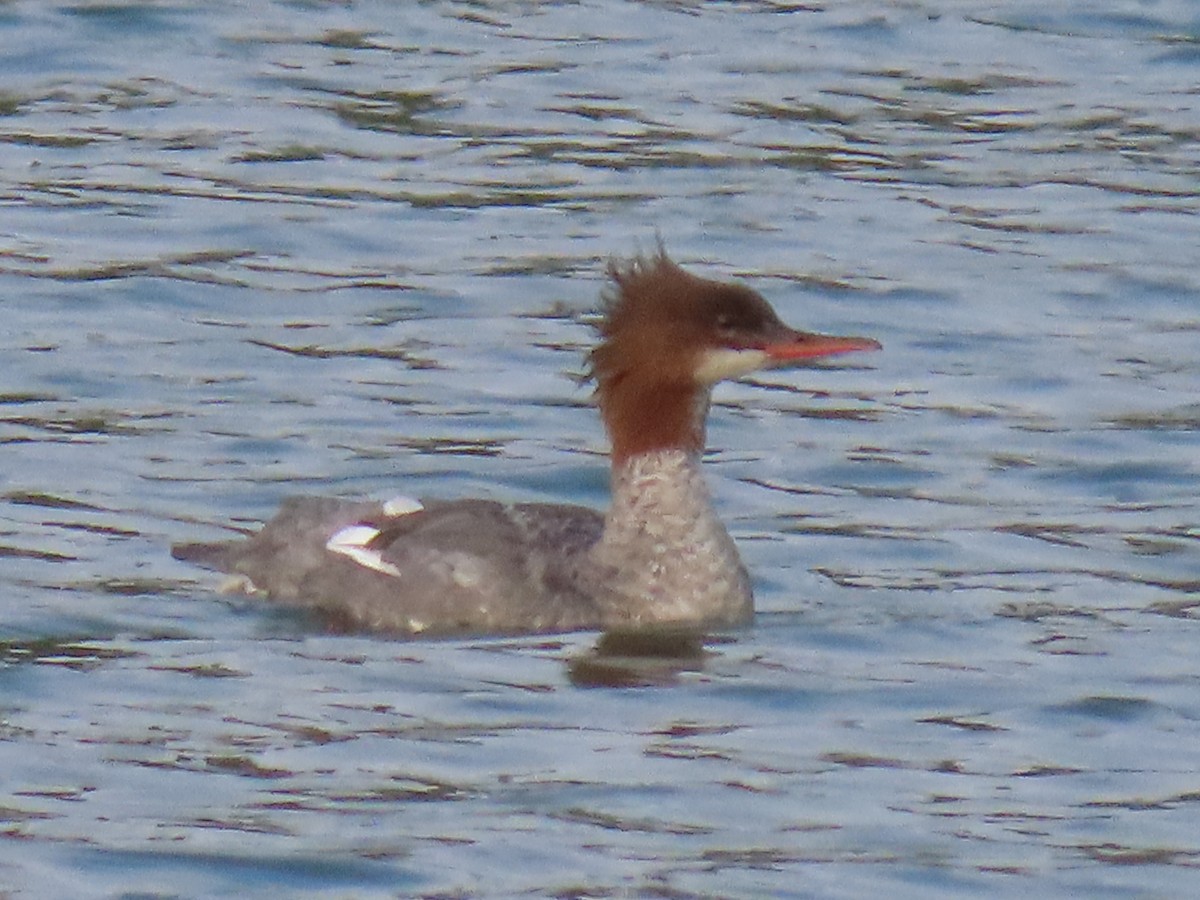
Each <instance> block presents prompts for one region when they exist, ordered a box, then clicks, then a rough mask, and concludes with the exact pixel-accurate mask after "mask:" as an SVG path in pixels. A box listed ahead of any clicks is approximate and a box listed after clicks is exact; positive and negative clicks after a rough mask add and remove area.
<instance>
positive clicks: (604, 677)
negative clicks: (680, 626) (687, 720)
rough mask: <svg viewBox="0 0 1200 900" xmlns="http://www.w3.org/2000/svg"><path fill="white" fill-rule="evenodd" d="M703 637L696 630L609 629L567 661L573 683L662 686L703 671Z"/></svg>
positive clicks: (609, 685)
mask: <svg viewBox="0 0 1200 900" xmlns="http://www.w3.org/2000/svg"><path fill="white" fill-rule="evenodd" d="M706 640H707V639H706V638H705V636H704V635H703V634H701V633H697V632H695V631H685V630H674V629H638V630H622V631H608V632H605V633H604V634H603V635H601V636H600V639H599V640H598V641H597V642H596V646H595V647H593V648H592V649H591V650H590V651H589V652H587V653H585V654H582V655H580V656H575V657H573V658H572V659H571V660H570V661H569V662H568V664H567V672H568V674H569V676H570V679H571V683H572V684H573V685H575V686H576V687H588V688H598V687H609V688H623V687H663V686H667V685H672V684H677V683H678V682H679V679H680V676H682V675H684V674H688V673H697V672H702V671H704V662H705V660H706V659H707V658H708V657H709V655H710V654H709V653H708V651H707V650H705V642H706Z"/></svg>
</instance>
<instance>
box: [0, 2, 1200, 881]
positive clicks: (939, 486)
mask: <svg viewBox="0 0 1200 900" xmlns="http://www.w3.org/2000/svg"><path fill="white" fill-rule="evenodd" d="M0 41H3V45H4V46H5V47H6V48H8V50H7V52H6V53H4V54H3V55H2V56H0V76H2V77H0V84H2V85H3V87H2V88H0V208H2V211H3V216H2V217H0V303H2V304H3V311H4V329H3V340H2V342H0V358H2V365H3V371H4V373H5V377H4V379H3V382H2V383H0V650H2V653H3V655H2V662H0V771H3V772H4V773H5V777H4V779H3V782H2V784H0V892H2V891H7V892H9V893H12V894H13V895H14V896H23V895H30V896H35V895H46V896H75V897H91V896H114V895H132V894H138V895H156V896H212V895H221V894H234V893H236V894H237V895H239V896H268V895H269V896H278V895H279V894H280V893H281V892H282V893H286V894H288V895H296V896H303V895H305V894H308V893H311V894H317V893H335V892H336V893H341V894H346V895H353V896H427V895H440V896H481V897H483V896H496V897H501V896H504V897H509V896H556V897H562V896H580V897H583V896H587V897H592V896H674V897H730V896H780V897H784V896H791V897H822V898H825V897H831V898H837V897H845V898H858V897H864V896H877V895H881V894H885V893H886V894H887V895H888V896H895V897H920V898H928V897H940V896H944V897H955V898H961V897H973V896H976V897H989V898H991V897H1009V896H1011V897H1026V896H1029V895H1031V894H1033V895H1037V896H1064V897H1065V896H1089V897H1130V896H1137V897H1177V896H1185V895H1187V894H1189V893H1190V892H1191V891H1192V890H1194V887H1193V886H1194V884H1195V880H1196V877H1197V867H1200V840H1198V839H1197V835H1198V834H1200V700H1198V699H1197V698H1198V697H1200V663H1198V661H1197V660H1198V658H1197V651H1196V647H1197V643H1198V641H1200V623H1198V621H1197V620H1198V619H1200V543H1198V542H1200V499H1198V498H1200V452H1198V436H1197V435H1198V430H1200V390H1198V389H1200V364H1198V363H1197V354H1196V346H1197V339H1198V337H1200V277H1198V275H1197V267H1196V262H1195V257H1196V249H1195V248H1196V247H1197V246H1198V245H1200V227H1198V226H1197V222H1198V221H1200V220H1198V218H1197V217H1198V215H1200V187H1198V186H1200V162H1198V160H1200V103H1197V84H1198V83H1200V82H1198V80H1197V73H1198V71H1200V70H1198V68H1197V63H1198V62H1200V54H1198V52H1197V46H1198V41H1200V19H1198V18H1197V16H1196V13H1195V10H1194V9H1193V8H1192V7H1191V5H1190V4H1187V3H1182V2H1166V0H1164V2H1156V3H1149V4H1146V3H1138V4H1134V3H1122V2H1116V0H1110V2H1107V3H1101V4H1099V5H1096V4H1091V5H1089V6H1088V8H1087V9H1080V10H1074V11H1072V10H1068V11H1057V10H1055V9H1053V8H1048V7H1046V5H1045V4H1034V3H1023V2H1016V3H1005V4H992V5H989V4H979V3H955V2H951V0H946V2H922V3H910V4H905V5H902V6H897V5H895V4H885V3H879V2H872V0H863V2H855V3H837V4H824V3H819V2H818V3H804V4H795V3H725V4H710V3H688V2H681V3H653V2H643V3H634V2H627V3H618V2H584V3H554V2H551V3H516V2H478V3H449V2H433V3H424V4H399V5H396V4H387V3H371V2H356V3H347V4H326V3H307V2H296V3H282V2H280V3H271V4H251V5H240V4H217V5H212V4H209V5H199V4H194V3H188V2H178V3H141V4H125V3H112V4H94V3H76V4H70V3H68V4H59V5H56V6H46V5H43V4H35V3H22V2H17V3H11V4H8V5H6V6H4V7H3V9H2V10H0ZM660 237H661V238H662V239H663V240H664V241H665V243H666V246H667V248H668V249H669V250H670V252H671V253H672V254H673V256H675V257H676V258H677V260H678V261H680V262H681V263H683V264H684V265H685V266H687V267H688V268H690V269H692V270H694V271H696V272H698V273H701V274H705V275H708V276H712V277H737V278H741V279H745V280H747V281H748V282H750V283H751V284H753V285H754V286H755V287H757V288H758V289H760V290H761V291H762V292H763V293H764V294H765V295H766V296H767V297H768V299H770V300H771V301H772V302H773V303H774V304H775V305H776V307H777V308H778V309H779V311H780V313H781V314H782V315H783V316H784V317H785V318H786V319H788V320H789V321H791V322H794V323H796V324H798V325H804V326H810V327H813V328H817V329H823V330H829V331H842V332H848V333H861V334H870V335H873V336H876V337H878V338H880V339H881V340H882V341H883V342H884V345H885V351H884V352H883V353H879V354H872V355H870V356H863V357H847V358H845V360H839V361H837V362H836V363H834V364H830V365H826V366H817V367H812V368H807V369H800V370H796V371H789V372H773V373H770V374H767V375H763V376H760V377H758V378H756V379H755V380H753V381H752V382H751V383H743V384H738V385H730V386H725V387H723V388H722V389H721V390H720V391H719V393H718V395H717V406H716V410H715V415H714V420H713V422H712V426H711V429H710V435H709V440H710V448H711V452H710V454H709V458H708V469H709V472H710V475H711V478H712V483H713V490H714V493H715V494H716V496H717V498H718V500H719V503H720V507H721V510H722V513H723V515H724V516H725V518H726V520H727V521H728V522H729V523H730V525H731V528H732V530H733V532H734V534H735V537H736V538H737V540H738V541H739V544H740V546H741V548H742V551H743V555H744V557H745V559H746V561H747V563H748V565H749V566H750V568H751V570H752V571H753V573H754V577H755V582H756V595H757V600H758V607H759V614H758V616H757V618H756V621H755V623H754V626H753V627H752V628H750V629H747V630H745V631H742V632H737V633H734V634H730V635H722V636H714V637H713V639H712V640H710V641H709V642H708V644H707V646H706V647H705V648H704V652H703V653H702V654H701V655H699V656H691V657H688V658H685V659H684V660H681V661H679V662H678V663H677V664H675V665H662V666H659V667H645V666H633V667H632V669H629V668H626V669H621V668H620V667H619V666H617V668H615V669H608V668H603V666H607V665H608V661H607V660H600V661H599V662H600V663H601V664H602V668H601V669H600V671H603V672H609V674H610V675H612V680H613V681H615V682H619V681H620V680H621V673H622V672H624V673H626V674H627V675H629V673H631V672H632V675H630V680H633V681H638V680H639V679H640V680H641V681H642V682H644V683H645V686H642V687H628V686H626V687H588V686H586V682H587V680H588V679H586V678H583V677H581V673H583V675H586V674H587V673H588V672H592V673H594V672H595V671H597V669H595V668H589V666H588V661H589V660H590V659H591V656H590V654H592V652H593V648H594V646H595V644H596V636H595V635H571V636H566V637H562V638H549V639H546V638H537V639H518V640H464V641H449V642H413V643H403V642H397V641H391V640H385V639H379V638H371V637H361V636H346V635H342V636H338V635H324V634H320V633H318V632H315V631H314V630H312V629H311V628H310V627H308V626H307V625H306V623H303V622H298V621H296V620H294V619H290V618H288V617H286V616H282V615H280V614H278V613H273V612H272V611H270V610H263V609H261V608H256V607H254V606H248V605H246V604H244V603H237V602H234V601H232V600H229V599H227V598H221V597H219V596H215V595H214V594H213V593H212V591H211V589H212V587H213V585H214V583H215V580H214V579H212V578H210V577H209V576H208V575H206V574H205V573H202V572H197V571H195V570H193V569H190V568H188V567H187V566H184V565H182V564H180V563H176V562H175V561H173V560H172V559H170V557H169V554H168V550H167V548H168V546H169V544H170V543H171V542H172V541H178V540H197V539H213V538H217V537H220V536H222V535H225V534H228V533H229V529H230V527H231V526H233V527H254V526H256V525H257V523H259V522H261V521H263V520H264V519H265V518H267V517H269V516H270V514H271V513H272V511H273V510H274V509H275V508H276V507H277V505H278V504H279V502H280V500H281V498H282V497H284V496H286V495H288V494H292V493H298V492H304V493H330V494H339V495H344V496H364V495H373V496H380V497H386V496H390V495H391V494H394V493H397V492H405V493H411V494H417V495H435V496H460V495H464V494H474V495H484V496H491V497H495V498H498V499H504V500H553V501H567V502H578V503H586V504H591V505H597V506H599V505H602V504H603V503H604V497H605V490H606V476H605V470H604V456H603V451H604V439H603V435H602V433H601V431H600V428H599V426H598V424H597V422H596V419H595V415H594V412H593V411H592V410H591V408H590V406H589V402H588V399H589V398H588V391H587V388H586V387H582V386H580V385H578V384H577V383H576V382H575V381H574V380H573V378H572V376H573V374H574V373H577V372H578V371H579V370H580V368H581V360H582V353H583V352H584V350H585V349H586V347H587V346H588V345H589V343H590V340H591V334H590V330H589V327H588V325H589V321H590V313H591V311H592V310H593V309H594V308H595V304H596V297H597V295H598V293H599V291H600V289H601V287H602V280H603V272H604V266H605V262H606V260H607V259H608V258H609V257H610V256H612V255H614V254H617V255H629V254H632V253H635V252H637V251H639V250H649V249H653V248H654V246H655V242H656V240H658V239H659V238H660ZM581 661H582V662H581ZM614 665H615V663H614ZM614 672H615V673H616V674H613V673H614Z"/></svg>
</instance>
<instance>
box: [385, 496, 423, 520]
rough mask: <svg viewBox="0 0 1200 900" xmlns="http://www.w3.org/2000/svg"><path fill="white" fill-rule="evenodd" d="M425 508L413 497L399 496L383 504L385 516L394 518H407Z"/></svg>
mask: <svg viewBox="0 0 1200 900" xmlns="http://www.w3.org/2000/svg"><path fill="white" fill-rule="evenodd" d="M424 508H425V507H424V506H422V505H421V501H420V500H416V499H414V498H413V497H404V496H398V497H393V498H392V499H391V500H388V501H387V502H385V503H384V504H383V514H384V515H385V516H392V517H395V516H407V515H409V514H410V513H415V512H420V511H421V510H423V509H424Z"/></svg>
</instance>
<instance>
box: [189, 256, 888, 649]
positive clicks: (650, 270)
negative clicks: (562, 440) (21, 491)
mask: <svg viewBox="0 0 1200 900" xmlns="http://www.w3.org/2000/svg"><path fill="white" fill-rule="evenodd" d="M608 274H609V277H610V279H611V286H610V287H609V288H608V289H607V290H606V291H605V293H604V295H603V302H604V318H603V321H602V322H601V323H600V324H599V326H598V330H599V334H600V338H601V340H600V343H599V345H598V346H597V347H595V348H594V349H593V350H592V351H591V354H590V356H589V358H588V362H589V370H590V371H589V374H590V376H591V377H592V378H593V379H594V380H595V383H596V398H597V401H598V404H599V407H600V413H601V415H602V417H603V419H604V425H605V428H606V430H607V432H608V436H609V438H610V440H611V442H612V505H611V507H610V508H609V510H608V512H607V514H601V513H600V512H597V511H595V510H592V509H586V508H582V507H577V506H567V505H560V504H540V503H517V504H505V503H498V502H495V501H491V500H451V501H443V500H436V501H435V500H429V501H415V500H405V499H398V500H393V501H388V502H386V503H378V502H369V501H362V502H356V501H348V500H339V499H333V498H324V497H297V498H292V499H289V500H286V501H285V502H284V504H283V506H282V508H281V510H280V512H279V513H278V514H277V515H276V516H275V518H274V519H272V520H271V521H270V522H269V523H267V525H266V526H264V527H263V528H262V530H261V531H259V532H258V533H257V534H255V535H254V536H253V537H250V538H249V539H247V540H238V541H229V542H222V543H217V544H181V545H176V546H175V547H173V548H172V552H173V554H174V556H175V557H176V558H178V559H183V560H189V561H192V562H196V563H199V564H201V565H204V566H207V567H209V568H213V569H217V570H219V571H223V572H227V573H231V574H232V575H234V576H236V578H235V580H234V584H235V585H236V587H238V588H239V589H241V590H244V591H246V592H248V593H251V594H256V595H265V596H266V597H267V598H269V599H270V600H272V601H275V602H277V603H281V604H286V605H289V606H293V607H301V608H304V609H307V610H310V611H313V612H316V613H318V614H319V615H320V616H321V617H322V618H323V619H324V621H325V623H326V624H327V625H329V626H330V627H336V628H339V629H345V630H365V631H380V632H390V633H395V634H402V635H439V636H440V635H452V634H472V635H479V634H533V633H548V632H567V631H583V630H591V629H603V630H613V629H619V630H626V629H640V628H646V627H654V626H661V627H668V628H673V627H683V628H689V629H697V630H699V629H706V628H722V627H729V626H734V625H739V624H742V623H744V622H746V621H747V620H748V619H749V618H750V616H751V615H752V613H753V599H752V596H751V590H750V579H749V576H748V575H747V572H746V568H745V566H744V565H743V564H742V561H741V558H740V557H739V556H738V551H737V547H736V546H735V545H734V543H733V540H732V539H731V538H730V536H729V533H728V532H727V531H726V530H725V527H724V526H723V525H722V524H721V521H720V520H719V519H718V518H717V515H716V513H715V511H714V510H713V506H712V501H711V499H710V496H709V492H708V488H707V486H706V484H705V481H704V477H703V475H702V473H701V466H700V456H701V453H702V452H703V450H704V432H705V420H706V418H707V415H708V408H709V401H710V395H711V392H712V388H713V385H715V384H716V383H717V382H718V381H721V380H723V379H732V378H738V377H741V376H743V375H747V374H749V373H751V372H754V371H757V370H759V369H763V368H767V367H770V366H776V365H781V364H786V363H789V362H793V361H796V360H806V359H814V358H817V357H824V356H831V355H834V354H838V353H847V352H850V351H855V350H875V349H879V347H880V345H879V343H878V342H877V341H874V340H871V339H869V338H859V337H834V336H830V335H822V334H812V333H808V332H803V331H796V330H794V329H792V328H789V327H788V326H787V325H785V324H783V322H781V321H780V319H779V317H778V316H777V315H776V314H775V311H774V310H773V309H772V308H771V306H770V305H769V304H768V303H767V301H766V300H764V299H763V298H762V297H761V296H760V295H759V294H758V293H756V292H755V291H753V290H751V289H750V288H748V287H745V286H743V285H740V284H731V283H723V282H718V281H711V280H708V279H705V278H699V277H697V276H695V275H691V274H689V273H688V272H685V271H684V270H683V269H681V268H680V267H679V266H677V265H676V264H675V263H674V262H672V261H671V260H670V259H668V258H667V255H666V253H665V251H663V250H661V249H660V250H659V251H658V253H657V254H655V255H653V256H651V257H648V258H647V257H638V258H635V259H633V260H632V261H630V262H627V263H623V264H622V263H617V262H613V263H611V264H610V266H609V272H608Z"/></svg>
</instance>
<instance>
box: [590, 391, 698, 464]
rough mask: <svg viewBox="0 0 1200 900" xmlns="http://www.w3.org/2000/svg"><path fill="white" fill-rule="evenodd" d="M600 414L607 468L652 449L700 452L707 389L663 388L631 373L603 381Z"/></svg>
mask: <svg viewBox="0 0 1200 900" xmlns="http://www.w3.org/2000/svg"><path fill="white" fill-rule="evenodd" d="M598 394H599V402H600V412H601V415H602V416H603V417H604V425H605V428H606V429H607V430H608V435H609V438H610V439H611V440H612V464H613V468H614V469H615V468H618V467H620V466H622V465H624V464H625V463H626V462H627V461H628V460H629V459H630V458H631V457H634V456H638V455H640V454H643V453H651V452H653V451H656V450H672V449H674V450H683V451H685V452H687V453H691V454H694V455H696V456H699V455H700V454H701V453H702V452H703V451H704V424H705V418H706V417H707V415H708V403H709V390H708V389H707V388H705V387H700V386H698V385H695V384H664V383H662V382H647V381H641V380H639V379H637V377H636V376H635V375H633V374H631V373H625V374H624V375H621V376H617V377H615V378H611V379H606V380H603V381H602V382H601V384H600V387H599V391H598Z"/></svg>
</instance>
